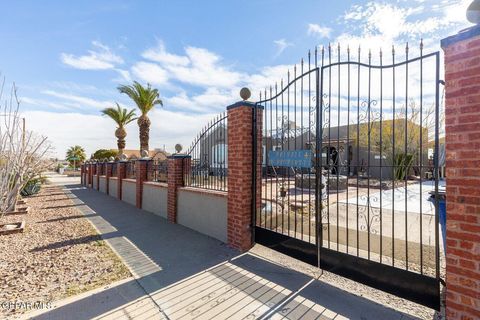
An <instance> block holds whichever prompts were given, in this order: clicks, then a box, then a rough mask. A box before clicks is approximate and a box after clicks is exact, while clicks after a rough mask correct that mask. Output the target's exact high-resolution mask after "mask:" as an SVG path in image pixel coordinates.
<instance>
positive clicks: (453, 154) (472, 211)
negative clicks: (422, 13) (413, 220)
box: [442, 25, 480, 319]
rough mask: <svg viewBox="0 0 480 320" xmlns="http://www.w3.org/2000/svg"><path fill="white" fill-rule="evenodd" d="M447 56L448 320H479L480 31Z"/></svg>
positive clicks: (449, 44)
mask: <svg viewBox="0 0 480 320" xmlns="http://www.w3.org/2000/svg"><path fill="white" fill-rule="evenodd" d="M442 48H443V50H444V52H445V85H446V87H445V88H446V103H445V137H446V141H445V143H446V161H447V163H446V168H447V170H446V176H447V191H446V196H447V259H446V263H447V275H446V278H447V279H446V283H447V302H446V304H447V306H446V307H447V309H446V315H447V318H448V319H480V76H479V75H480V26H478V25H477V26H474V27H472V28H470V29H469V30H466V31H463V32H461V33H459V34H457V35H454V36H451V37H448V38H446V39H443V40H442Z"/></svg>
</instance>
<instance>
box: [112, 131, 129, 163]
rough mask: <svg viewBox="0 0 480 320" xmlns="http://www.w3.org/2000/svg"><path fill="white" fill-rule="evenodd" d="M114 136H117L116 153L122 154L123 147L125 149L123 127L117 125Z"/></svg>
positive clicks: (125, 133)
mask: <svg viewBox="0 0 480 320" xmlns="http://www.w3.org/2000/svg"><path fill="white" fill-rule="evenodd" d="M115 136H116V137H117V147H118V155H119V156H120V155H122V154H123V149H125V137H126V136H127V132H126V131H125V128H123V127H118V128H117V130H115Z"/></svg>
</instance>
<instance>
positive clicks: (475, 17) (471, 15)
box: [467, 0, 480, 24]
mask: <svg viewBox="0 0 480 320" xmlns="http://www.w3.org/2000/svg"><path fill="white" fill-rule="evenodd" d="M467 20H468V21H470V22H471V23H474V24H479V23H480V0H475V1H473V2H472V3H471V4H470V5H469V6H468V8H467Z"/></svg>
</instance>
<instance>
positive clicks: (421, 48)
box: [420, 38, 423, 51]
mask: <svg viewBox="0 0 480 320" xmlns="http://www.w3.org/2000/svg"><path fill="white" fill-rule="evenodd" d="M420 51H423V38H421V39H420Z"/></svg>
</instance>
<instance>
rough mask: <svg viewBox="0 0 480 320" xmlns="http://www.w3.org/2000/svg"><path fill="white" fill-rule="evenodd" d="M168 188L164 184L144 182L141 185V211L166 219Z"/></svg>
mask: <svg viewBox="0 0 480 320" xmlns="http://www.w3.org/2000/svg"><path fill="white" fill-rule="evenodd" d="M167 196H168V186H167V184H166V183H156V182H146V183H144V184H143V195H142V209H143V210H145V211H148V212H151V213H153V214H156V215H159V216H161V217H164V218H165V219H166V218H167V207H168V205H167Z"/></svg>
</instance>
